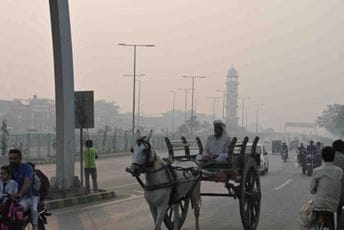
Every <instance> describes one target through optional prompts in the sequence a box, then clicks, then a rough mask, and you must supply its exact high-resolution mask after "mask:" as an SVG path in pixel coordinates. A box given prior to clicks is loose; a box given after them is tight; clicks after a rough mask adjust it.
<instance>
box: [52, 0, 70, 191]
mask: <svg viewBox="0 0 344 230" xmlns="http://www.w3.org/2000/svg"><path fill="white" fill-rule="evenodd" d="M49 4H50V17H51V28H52V39H53V50H54V70H55V100H56V179H57V187H58V188H59V189H69V188H71V187H72V184H73V179H74V163H75V128H74V127H75V124H74V80H73V54H72V41H71V31H70V20H69V9H68V0H49Z"/></svg>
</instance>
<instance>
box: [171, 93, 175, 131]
mask: <svg viewBox="0 0 344 230" xmlns="http://www.w3.org/2000/svg"><path fill="white" fill-rule="evenodd" d="M170 92H171V93H173V102H172V135H173V133H174V107H175V99H176V91H175V90H170Z"/></svg>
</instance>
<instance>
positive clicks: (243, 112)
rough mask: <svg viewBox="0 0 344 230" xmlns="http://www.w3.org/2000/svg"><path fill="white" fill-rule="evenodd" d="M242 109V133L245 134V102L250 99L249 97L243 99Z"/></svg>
mask: <svg viewBox="0 0 344 230" xmlns="http://www.w3.org/2000/svg"><path fill="white" fill-rule="evenodd" d="M241 99H242V107H241V110H242V111H241V132H242V133H244V117H245V100H246V99H250V98H249V97H242V98H241Z"/></svg>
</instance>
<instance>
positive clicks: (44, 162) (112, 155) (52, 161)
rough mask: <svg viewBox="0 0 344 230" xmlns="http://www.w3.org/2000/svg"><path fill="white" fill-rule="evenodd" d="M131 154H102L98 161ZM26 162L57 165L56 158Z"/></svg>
mask: <svg viewBox="0 0 344 230" xmlns="http://www.w3.org/2000/svg"><path fill="white" fill-rule="evenodd" d="M130 154H131V153H130V152H118V153H101V154H99V155H98V159H104V158H114V157H120V156H128V155H130ZM6 159H7V158H6ZM26 161H31V162H33V163H35V164H36V165H44V164H55V163H56V159H55V158H51V159H26ZM75 161H76V162H77V161H79V159H78V158H76V159H75Z"/></svg>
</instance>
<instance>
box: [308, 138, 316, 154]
mask: <svg viewBox="0 0 344 230" xmlns="http://www.w3.org/2000/svg"><path fill="white" fill-rule="evenodd" d="M316 152H317V147H316V146H315V145H314V141H312V140H311V141H310V142H309V145H307V150H306V154H307V155H308V154H312V155H315V154H316Z"/></svg>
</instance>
